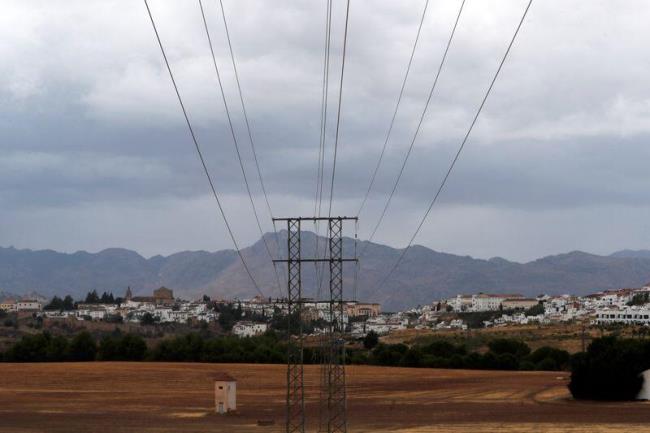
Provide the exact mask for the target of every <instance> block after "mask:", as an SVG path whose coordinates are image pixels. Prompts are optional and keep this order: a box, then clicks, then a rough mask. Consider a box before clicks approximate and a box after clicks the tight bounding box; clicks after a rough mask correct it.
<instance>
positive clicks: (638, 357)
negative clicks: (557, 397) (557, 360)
mask: <svg viewBox="0 0 650 433" xmlns="http://www.w3.org/2000/svg"><path fill="white" fill-rule="evenodd" d="M648 368H650V343H649V342H647V341H639V340H631V339H618V338H616V337H603V338H598V339H595V340H594V341H593V342H592V343H591V344H590V345H589V348H588V349H587V352H585V353H578V354H576V355H574V356H573V357H572V358H571V382H570V384H569V390H570V391H571V394H572V395H573V397H575V398H578V399H588V400H633V399H635V398H636V396H637V395H638V393H639V391H640V389H641V386H642V384H643V377H642V376H641V373H642V372H643V371H645V370H647V369H648Z"/></svg>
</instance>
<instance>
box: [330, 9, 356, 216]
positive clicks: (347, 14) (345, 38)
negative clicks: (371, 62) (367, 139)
mask: <svg viewBox="0 0 650 433" xmlns="http://www.w3.org/2000/svg"><path fill="white" fill-rule="evenodd" d="M349 17H350V0H347V2H346V7H345V31H344V33H343V58H342V60H341V82H340V84H339V104H338V110H337V114H336V134H335V136H334V160H333V161H332V183H331V184H330V205H329V210H328V212H327V214H328V216H330V217H331V216H332V201H333V199H334V178H335V176H336V156H337V152H338V148H339V127H340V126H341V102H342V100H343V76H344V75H345V52H346V49H347V46H348V19H349Z"/></svg>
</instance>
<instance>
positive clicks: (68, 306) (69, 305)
mask: <svg viewBox="0 0 650 433" xmlns="http://www.w3.org/2000/svg"><path fill="white" fill-rule="evenodd" d="M63 310H64V311H72V310H74V299H72V296H70V295H67V296H66V297H65V298H64V299H63Z"/></svg>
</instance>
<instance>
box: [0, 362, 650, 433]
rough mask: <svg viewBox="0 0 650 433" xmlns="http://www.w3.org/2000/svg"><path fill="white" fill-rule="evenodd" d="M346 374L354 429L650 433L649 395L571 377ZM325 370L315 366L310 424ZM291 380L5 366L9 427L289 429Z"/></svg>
mask: <svg viewBox="0 0 650 433" xmlns="http://www.w3.org/2000/svg"><path fill="white" fill-rule="evenodd" d="M348 371H349V375H348V383H349V426H350V431H351V432H400V433H407V432H409V433H424V432H436V433H437V432H440V433H442V432H444V433H457V432H472V433H480V432H518V433H519V432H522V433H528V432H530V433H541V432H549V433H550V432H553V433H560V432H562V433H565V432H569V433H578V432H580V433H587V432H588V433H594V432H596V433H597V432H629V431H634V432H650V404H649V403H640V402H639V403H637V402H631V403H591V402H576V401H573V400H571V399H570V398H569V395H568V393H567V391H566V383H567V374H566V373H560V374H558V373H547V372H484V371H463V370H430V369H405V368H386V367H367V366H361V367H356V366H355V367H350V368H349V370H348ZM218 372H228V373H230V374H232V375H233V376H235V377H236V378H237V379H238V387H239V393H238V404H239V411H238V413H237V414H232V415H227V416H219V415H216V414H213V413H212V405H213V394H212V387H213V383H212V382H211V375H214V374H215V373H218ZM317 376H318V372H317V369H316V368H312V367H309V368H308V369H307V372H306V380H307V383H308V385H309V390H308V393H309V398H308V401H307V411H308V412H309V413H308V416H309V418H310V419H312V420H315V418H316V416H315V414H316V408H317V403H316V400H315V397H316V396H317V390H316V388H315V384H316V380H317ZM284 380H285V367H284V366H282V365H242V364H239V365H236V364H221V365H219V364H164V363H78V364H73V363H68V364H0V432H2V433H5V432H20V433H35V432H52V433H81V432H83V433H93V432H102V433H103V432H111V433H122V432H124V433H126V432H129V433H154V432H155V433H163V432H169V433H171V432H174V433H178V432H196V433H199V432H247V433H248V432H260V433H270V432H281V431H283V427H282V422H283V416H284ZM258 420H274V421H275V425H272V426H264V427H262V426H258V425H257V421H258ZM315 427H316V426H315V425H314V424H313V423H312V424H311V425H310V426H309V430H308V431H315V430H316V428H315Z"/></svg>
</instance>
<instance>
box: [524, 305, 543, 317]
mask: <svg viewBox="0 0 650 433" xmlns="http://www.w3.org/2000/svg"><path fill="white" fill-rule="evenodd" d="M524 314H525V315H526V316H539V315H540V314H544V304H542V303H541V302H540V303H539V304H537V305H535V306H534V307H530V308H529V309H527V310H526V311H525V312H524Z"/></svg>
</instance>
